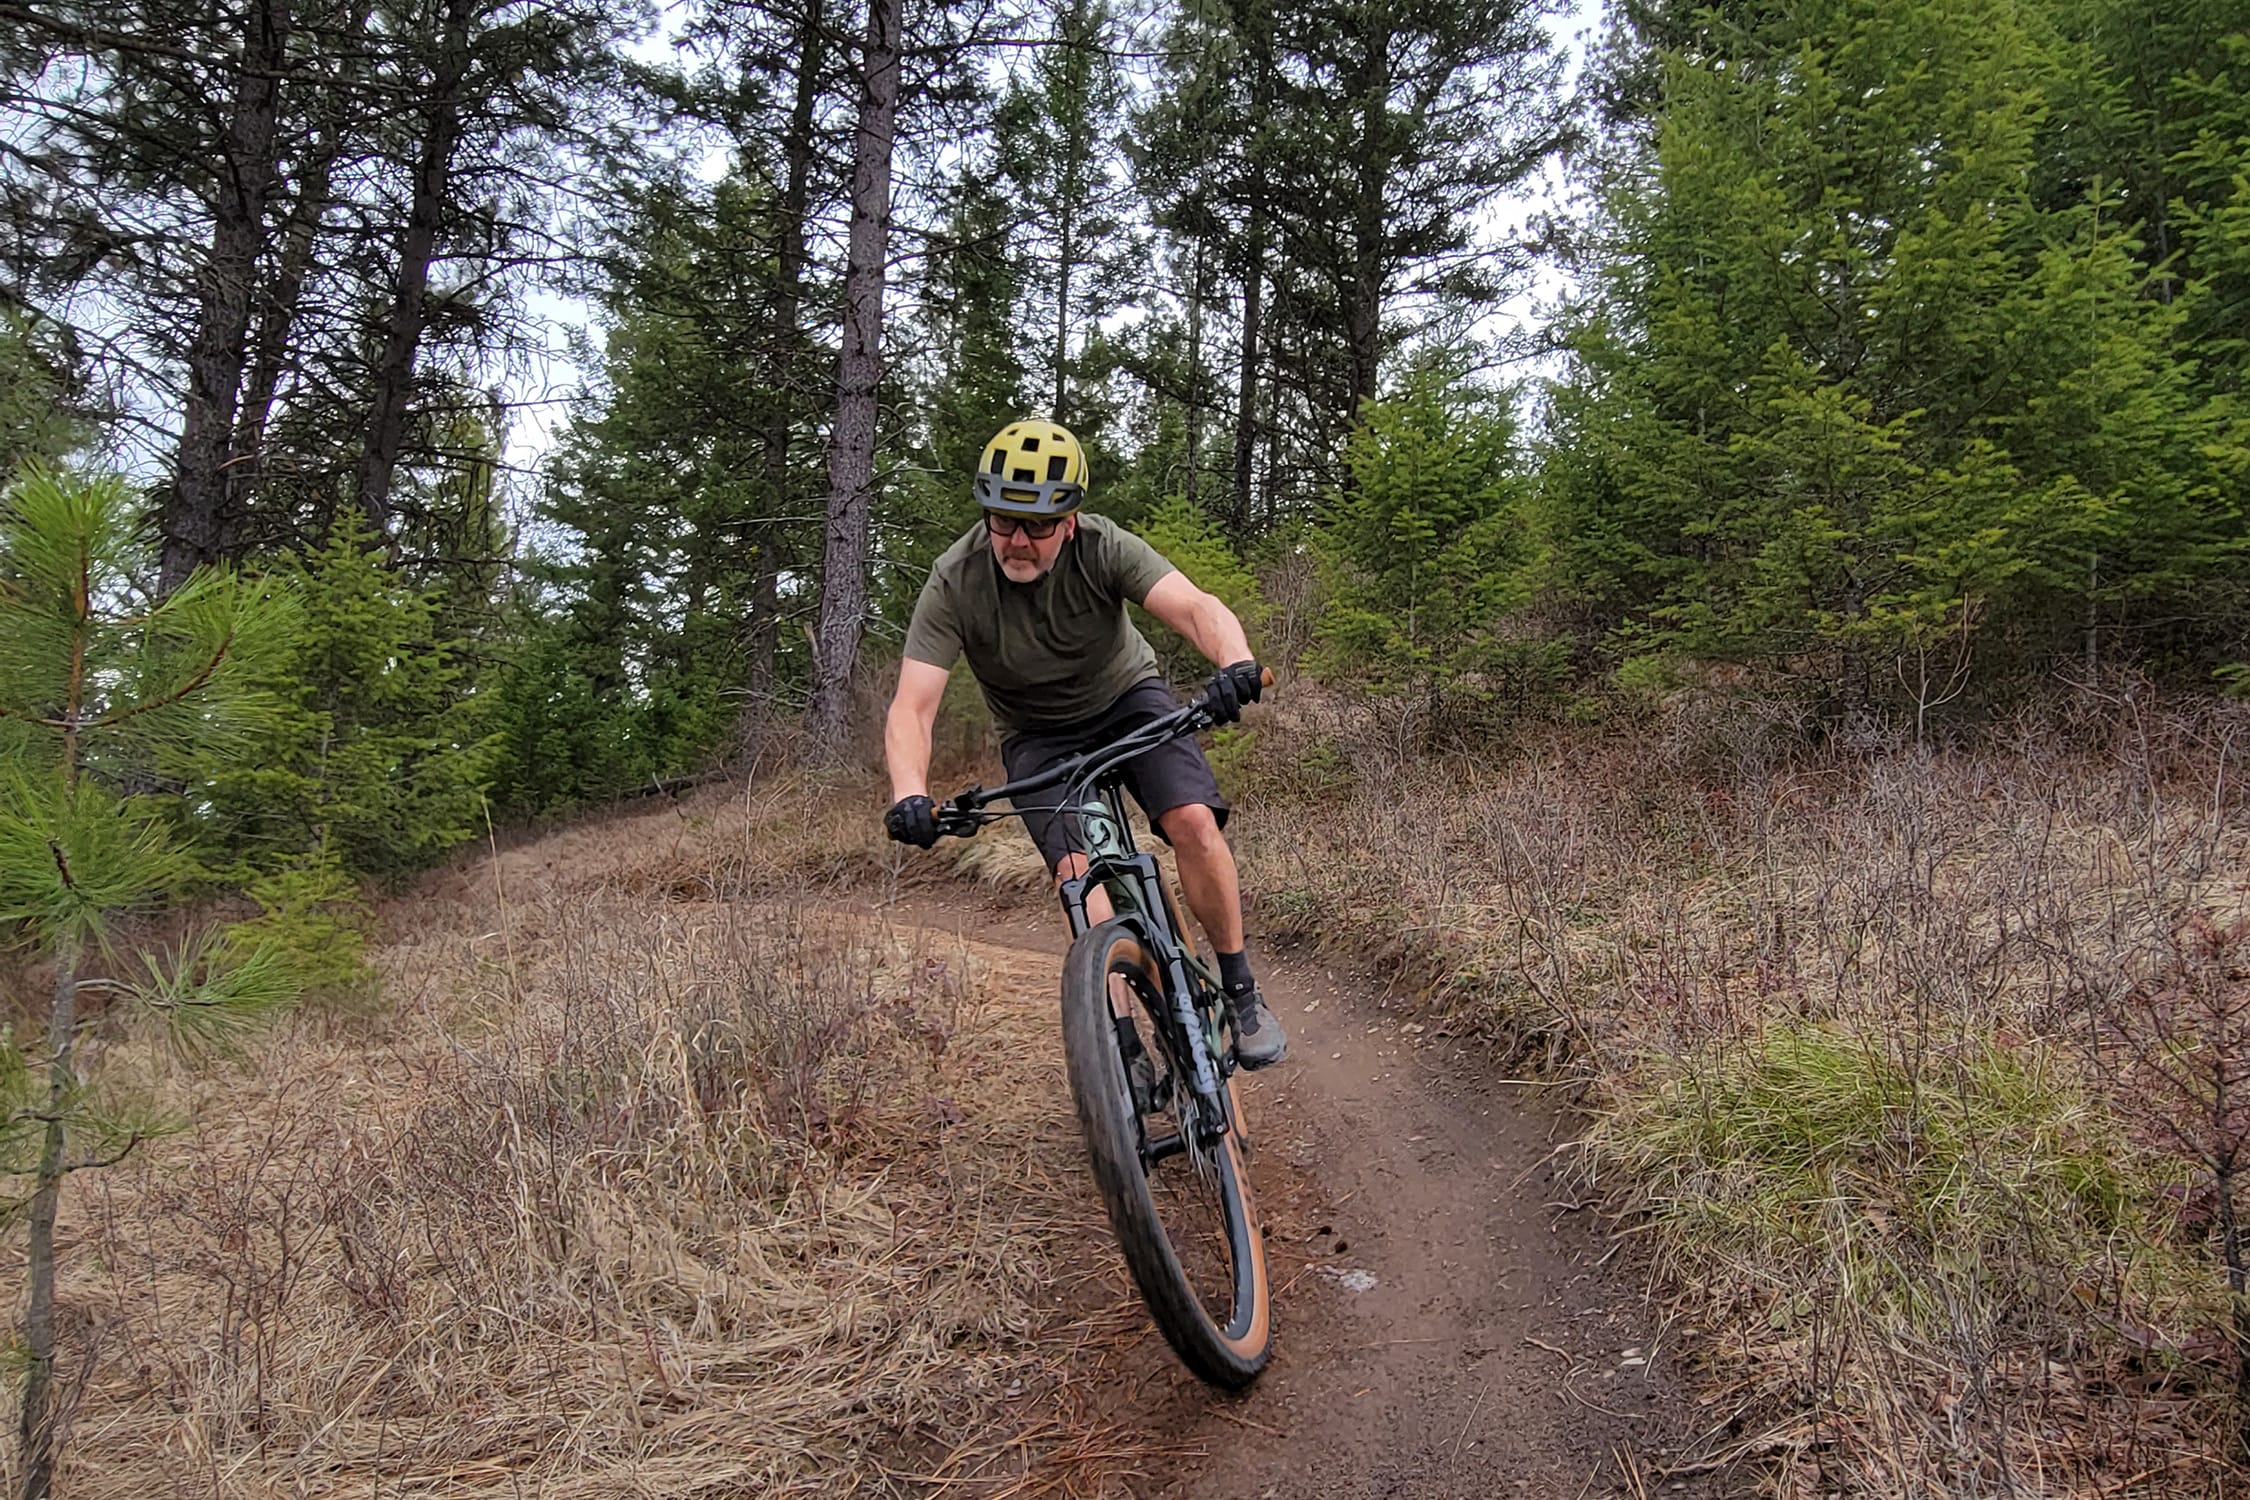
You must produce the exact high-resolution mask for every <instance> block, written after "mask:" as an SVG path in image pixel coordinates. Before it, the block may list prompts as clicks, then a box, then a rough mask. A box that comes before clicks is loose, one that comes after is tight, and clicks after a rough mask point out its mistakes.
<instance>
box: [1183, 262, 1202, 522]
mask: <svg viewBox="0 0 2250 1500" xmlns="http://www.w3.org/2000/svg"><path fill="white" fill-rule="evenodd" d="M1187 346H1188V377H1187V400H1186V402H1185V403H1184V405H1185V406H1186V407H1187V413H1186V415H1187V475H1186V477H1185V478H1184V479H1183V480H1182V481H1181V484H1180V489H1181V492H1182V493H1183V494H1184V495H1185V496H1186V498H1187V503H1188V504H1189V505H1193V504H1195V500H1196V490H1197V488H1198V486H1197V484H1196V477H1197V476H1196V470H1197V468H1198V467H1199V466H1200V465H1201V463H1202V461H1203V237H1202V236H1201V235H1198V236H1196V240H1195V261H1194V263H1193V265H1192V267H1191V268H1190V270H1189V272H1188V326H1187Z"/></svg>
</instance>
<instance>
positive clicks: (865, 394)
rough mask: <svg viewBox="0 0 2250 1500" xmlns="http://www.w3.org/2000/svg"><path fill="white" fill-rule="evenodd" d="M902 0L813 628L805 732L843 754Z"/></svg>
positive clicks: (861, 585)
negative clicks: (817, 604)
mask: <svg viewBox="0 0 2250 1500" xmlns="http://www.w3.org/2000/svg"><path fill="white" fill-rule="evenodd" d="M899 13H900V0H870V4H869V5H868V10H867V48H866V57H865V59H864V63H863V69H864V71H863V83H862V88H861V93H860V103H859V134H858V139H857V142H856V144H855V146H854V149H853V152H852V227H851V240H850V245H849V248H848V250H847V251H846V254H845V263H844V339H843V352H842V354H841V355H840V357H839V358H838V360H837V365H836V420H835V424H834V426H833V427H832V428H831V430H830V432H829V438H828V509H827V516H828V520H827V526H826V534H825V535H824V537H823V538H822V546H821V593H820V620H819V623H818V625H817V626H816V627H815V629H814V632H813V687H812V701H811V703H810V704H809V705H808V706H807V708H806V712H805V738H806V742H807V745H808V746H809V747H810V748H811V750H812V751H813V753H814V754H815V755H816V756H819V757H822V758H826V759H834V758H835V757H836V756H837V755H839V754H840V753H841V751H842V750H843V747H844V737H845V733H846V731H847V730H848V728H849V727H850V718H851V703H852V680H853V678H854V676H855V675H856V674H857V672H858V669H859V644H860V636H861V633H862V632H863V630H864V628H865V626H866V620H867V552H868V547H867V530H868V522H869V517H870V512H871V511H872V510H873V507H874V499H875V422H876V411H875V396H876V391H877V388H878V387H879V386H880V384H881V382H882V378H883V259H884V255H885V253H886V250H887V247H888V243H889V238H890V224H891V142H892V135H893V132H894V131H895V129H896V127H897V123H898V74H899V55H898V54H899Z"/></svg>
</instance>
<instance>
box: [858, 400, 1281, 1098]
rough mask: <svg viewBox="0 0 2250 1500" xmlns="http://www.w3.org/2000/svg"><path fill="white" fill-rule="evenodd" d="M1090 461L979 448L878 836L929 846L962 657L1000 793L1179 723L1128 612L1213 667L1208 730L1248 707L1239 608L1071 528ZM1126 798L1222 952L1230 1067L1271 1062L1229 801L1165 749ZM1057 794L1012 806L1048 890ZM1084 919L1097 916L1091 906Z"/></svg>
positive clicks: (1132, 772) (1061, 871)
mask: <svg viewBox="0 0 2250 1500" xmlns="http://www.w3.org/2000/svg"><path fill="white" fill-rule="evenodd" d="M1086 478H1087V473H1086V455H1085V452H1084V450H1083V449H1081V448H1080V447H1079V445H1078V439H1076V438H1075V437H1073V436H1071V434H1070V432H1069V431H1068V430H1067V429H1065V428H1062V427H1059V426H1057V425H1055V424H1054V423H1052V422H1043V421H1037V420H1026V421H1022V422H1016V423H1013V424H1011V425H1010V426H1008V427H1007V428H1005V429H1003V430H1002V431H1001V432H1000V434H999V435H998V436H997V437H995V438H993V440H992V441H991V442H990V443H989V444H987V445H986V447H985V451H984V456H983V459H982V461H981V462H980V463H979V464H978V467H977V474H976V481H975V490H976V498H977V503H978V505H979V506H980V507H982V509H983V511H984V516H983V519H981V520H980V521H978V522H977V524H976V525H975V526H973V527H971V528H970V529H969V531H968V532H967V533H966V534H965V535H963V536H962V537H961V538H960V540H958V541H956V542H955V543H954V544H953V545H952V546H951V547H948V548H947V549H946V550H945V552H944V553H943V554H942V555H941V556H940V557H939V558H938V560H937V562H936V564H935V565H933V566H932V567H931V569H930V576H929V580H928V581H927V582H926V583H925V584H924V585H923V586H922V595H921V598H920V599H919V600H918V601H917V602H916V604H915V606H914V619H913V622H912V623H911V624H910V625H909V626H908V627H907V632H906V650H905V659H904V660H903V661H901V662H900V663H899V675H898V692H897V694H896V696H895V697H893V698H892V700H891V708H890V716H889V718H888V720H887V721H886V723H885V726H884V735H883V743H884V751H885V755H886V757H887V759H888V761H889V764H890V773H891V795H892V796H893V797H895V798H896V799H897V800H896V801H895V802H893V803H892V805H891V808H890V811H889V812H888V813H886V814H885V815H884V818H883V823H884V826H885V828H886V829H888V831H889V833H890V836H891V837H892V838H894V839H896V840H898V841H899V842H900V843H903V844H912V845H914V846H915V847H917V848H921V849H927V848H930V847H931V846H932V845H934V844H935V843H936V842H937V839H938V825H937V812H936V805H935V804H934V803H933V802H932V801H931V799H930V795H929V790H930V788H929V771H930V732H931V728H932V726H933V725H934V724H935V723H936V722H937V712H938V702H939V699H940V698H942V697H943V696H944V693H945V683H946V677H947V674H948V673H949V672H950V671H951V670H952V667H953V663H954V661H955V660H956V659H957V658H959V657H961V656H964V655H965V656H967V657H968V660H969V670H970V671H971V672H972V673H974V674H975V676H976V679H977V686H978V687H979V688H980V689H981V690H982V691H983V693H984V701H985V703H986V704H987V705H988V706H989V707H990V708H991V710H992V717H993V720H994V722H995V723H997V724H998V725H999V726H1000V729H1001V732H1002V734H1003V736H1004V737H1003V738H1002V740H1001V742H1000V757H1001V760H1002V761H1003V762H1004V763H1005V764H1006V766H1007V771H1008V776H1009V778H1010V779H1011V780H1013V779H1018V778H1022V777H1026V776H1030V775H1032V774H1034V773H1035V772H1038V771H1040V770H1043V769H1045V768H1046V767H1048V766H1051V765H1055V764H1057V763H1058V762H1060V761H1063V760H1066V759H1068V758H1070V757H1071V756H1073V755H1076V754H1078V753H1080V752H1081V751H1084V750H1088V749H1091V748H1093V747H1095V746H1097V745H1103V744H1107V743H1109V742H1110V741H1112V740H1115V739H1116V738H1118V737H1119V736H1120V735H1122V734H1124V733H1125V732H1126V731H1128V730H1130V729H1133V728H1136V727H1138V726H1139V725H1142V724H1147V723H1150V722H1152V721H1153V720H1156V719H1159V718H1161V717H1163V716H1164V715H1166V714H1168V713H1170V712H1172V711H1173V709H1174V708H1176V707H1177V706H1178V705H1177V704H1176V703H1175V702H1174V700H1173V697H1172V692H1171V689H1170V688H1168V687H1166V686H1165V683H1164V679H1163V678H1162V677H1161V676H1160V675H1159V674H1158V672H1157V667H1156V652H1155V650H1154V648H1152V647H1151V646H1150V645H1149V643H1148V641H1147V639H1146V638H1144V637H1143V636H1142V635H1141V633H1140V632H1139V631H1138V630H1136V629H1135V628H1134V627H1133V623H1132V621H1131V620H1130V619H1128V618H1127V617H1126V613H1125V606H1126V605H1127V604H1128V603H1132V604H1138V605H1140V606H1141V607H1142V608H1144V609H1146V610H1147V611H1148V612H1149V613H1150V614H1152V615H1154V616H1155V617H1156V618H1157V619H1159V620H1161V621H1163V622H1164V623H1165V624H1166V625H1169V626H1170V627H1171V628H1172V629H1174V630H1176V631H1178V632H1179V633H1180V634H1181V635H1182V636H1183V637H1185V638H1186V639H1187V640H1188V641H1189V642H1191V643H1192V644H1193V645H1194V646H1195V648H1196V649H1197V650H1198V651H1201V652H1202V653H1203V654H1204V655H1205V656H1207V657H1209V658H1210V660H1211V661H1212V663H1213V664H1214V665H1216V666H1218V668H1219V670H1218V671H1217V672H1216V673H1215V674H1214V675H1213V676H1212V678H1211V683H1210V686H1209V688H1208V689H1207V691H1206V699H1207V701H1208V702H1209V704H1210V706H1211V708H1212V711H1213V716H1214V717H1215V718H1216V719H1217V720H1218V722H1220V723H1232V722H1233V721H1234V720H1236V719H1238V718H1240V717H1241V715H1242V705H1243V704H1245V703H1254V702H1256V701H1257V699H1258V694H1259V690H1260V684H1261V682H1262V680H1263V676H1264V673H1263V670H1262V669H1261V668H1260V667H1259V665H1258V663H1257V662H1256V661H1255V660H1254V659H1253V658H1252V657H1251V654H1250V642H1249V638H1248V637H1247V636H1245V635H1244V634H1243V630H1242V622H1241V621H1240V620H1238V619H1236V618H1235V615H1234V611H1233V610H1231V609H1228V608H1227V607H1226V605H1225V604H1223V603H1222V602H1220V601H1219V600H1218V599H1216V598H1214V597H1213V596H1212V595H1210V594H1207V593H1205V592H1204V591H1203V590H1202V589H1199V588H1197V587H1196V586H1195V585H1194V584H1193V583H1191V582H1190V581H1189V580H1188V578H1187V575H1185V574H1183V573H1182V572H1180V571H1179V569H1177V568H1175V567H1173V566H1172V564H1171V563H1169V562H1167V561H1165V559H1164V558H1163V557H1162V556H1161V555H1160V554H1159V553H1158V552H1157V551H1156V549H1155V548H1153V547H1151V546H1150V545H1149V544H1148V543H1147V542H1144V541H1142V540H1141V539H1140V538H1139V537H1137V536H1134V535H1133V534H1132V533H1130V532H1128V531H1126V530H1124V529H1123V528H1122V527H1119V526H1116V525H1113V524H1111V523H1110V522H1108V521H1105V520H1103V519H1102V518H1101V517H1099V516H1092V515H1086V514H1083V513H1082V512H1081V510H1080V507H1081V506H1082V505H1084V504H1085V500H1086ZM1125 777H1126V785H1127V786H1128V788H1130V790H1131V791H1132V794H1133V799H1134V800H1135V801H1136V802H1138V803H1140V805H1141V809H1142V811H1144V812H1146V813H1147V814H1148V817H1149V821H1150V823H1152V824H1153V825H1155V827H1156V830H1157V832H1158V833H1159V834H1161V835H1162V836H1163V838H1164V841H1165V842H1166V843H1168V844H1170V845H1171V846H1172V850H1173V853H1174V856H1175V857H1176V859H1177V862H1178V866H1179V875H1180V885H1181V888H1182V890H1183V891H1184V892H1185V894H1186V896H1187V904H1188V909H1189V910H1190V911H1193V912H1194V913H1195V917H1196V920H1197V921H1198V922H1199V923H1200V924H1201V925H1202V927H1203V932H1204V936H1205V937H1206V938H1208V939H1209V941H1210V943H1211V947H1212V949H1213V951H1214V952H1216V953H1217V955H1218V960H1219V978H1220V982H1221V983H1222V984H1223V985H1224V987H1225V990H1226V997H1227V1010H1228V1016H1229V1021H1230V1024H1231V1026H1232V1028H1233V1031H1234V1038H1235V1054H1236V1056H1237V1057H1238V1058H1239V1059H1240V1060H1241V1063H1242V1065H1243V1066H1244V1067H1246V1068H1262V1067H1265V1066H1267V1065H1269V1064H1272V1063H1277V1062H1279V1061H1281V1060H1282V1058H1283V1057H1284V1056H1285V1055H1286V1053H1287V1051H1288V1041H1287V1039H1286V1038H1285V1037H1284V1036H1283V1035H1282V1030H1281V1023H1280V1022H1278V1021H1276V1020H1275V1019H1274V1018H1273V1015H1272V1013H1271V1012H1270V1011H1269V1010H1268V1009H1267V1008H1266V1005H1265V1002H1264V1000H1263V998H1262V997H1261V996H1260V994H1259V992H1258V986H1257V981H1256V979H1255V978H1254V977H1253V976H1252V974H1251V971H1250V959H1249V954H1248V953H1247V951H1246V948H1245V943H1244V939H1243V930H1242V892H1241V885H1240V882H1239V880H1238V878H1237V876H1236V873H1235V864H1234V851H1233V850H1231V849H1230V848H1228V847H1227V842H1226V838H1225V836H1224V833H1223V830H1224V828H1225V827H1226V820H1227V811H1228V808H1227V800H1226V798H1225V797H1223V796H1221V795H1220V794H1219V784H1218V781H1217V780H1216V778H1214V777H1213V776H1212V774H1211V766H1210V763H1209V762H1208V761H1206V760H1205V759H1204V758H1203V751H1202V749H1201V747H1199V746H1198V745H1197V744H1196V743H1195V741H1194V740H1192V739H1179V740H1174V741H1172V742H1170V743H1168V744H1165V745H1162V746H1160V747H1158V748H1157V749H1154V750H1151V751H1149V752H1148V753H1146V754H1144V755H1142V756H1140V757H1139V758H1137V759H1135V760H1133V761H1130V762H1128V763H1127V765H1126V768H1125ZM1061 797H1062V790H1061V788H1059V787H1058V788H1054V789H1052V790H1050V791H1048V792H1046V793H1043V794H1034V795H1032V796H1030V797H1027V798H1024V799H1021V800H1020V801H1019V803H1018V806H1019V808H1020V809H1021V810H1022V812H1023V821H1024V828H1025V830H1026V831H1027V832H1029V833H1030V835H1031V837H1032V840H1033V842H1035V843H1036V844H1037V845H1038V846H1039V852H1040V854H1041V855H1042V856H1044V857H1045V859H1046V861H1047V869H1048V871H1049V872H1050V873H1051V874H1052V875H1053V876H1054V878H1055V880H1056V881H1057V883H1058V884H1059V883H1060V882H1061V881H1064V880H1068V879H1071V878H1074V877H1076V876H1078V875H1082V874H1084V873H1085V870H1086V856H1085V854H1084V852H1083V847H1084V839H1083V835H1082V831H1081V829H1080V827H1079V823H1080V820H1079V818H1078V816H1077V814H1076V813H1074V812H1070V811H1066V810H1063V809H1061V808H1060V806H1059V804H1060V799H1061ZM1087 905H1088V908H1089V916H1090V917H1091V918H1092V919H1093V920H1094V921H1096V922H1099V921H1102V920H1105V919H1106V918H1107V917H1108V916H1109V910H1108V899H1107V897H1106V896H1105V895H1104V894H1103V893H1101V892H1099V891H1095V892H1091V893H1089V896H1088V900H1087Z"/></svg>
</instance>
